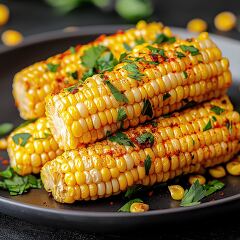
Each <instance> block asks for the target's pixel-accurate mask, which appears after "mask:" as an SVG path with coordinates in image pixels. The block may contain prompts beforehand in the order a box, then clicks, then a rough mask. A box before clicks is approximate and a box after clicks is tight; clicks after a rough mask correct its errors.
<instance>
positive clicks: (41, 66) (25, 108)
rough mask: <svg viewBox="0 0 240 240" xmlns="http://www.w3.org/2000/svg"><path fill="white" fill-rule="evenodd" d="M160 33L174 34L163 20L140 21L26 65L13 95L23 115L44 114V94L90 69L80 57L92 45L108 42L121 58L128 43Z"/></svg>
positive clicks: (30, 116) (34, 115)
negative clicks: (114, 32)
mask: <svg viewBox="0 0 240 240" xmlns="http://www.w3.org/2000/svg"><path fill="white" fill-rule="evenodd" d="M160 33H164V34H165V35H166V36H169V35H171V31H170V29H169V28H168V27H164V26H163V25H162V24H161V23H150V24H146V23H145V22H143V21H141V22H139V23H138V24H137V26H136V28H134V29H130V30H126V31H125V32H118V33H117V34H115V35H112V36H107V37H106V36H101V37H100V38H98V39H97V40H96V41H94V42H92V43H90V44H86V45H83V46H77V47H76V48H71V49H70V50H68V51H66V52H64V53H63V54H59V55H56V56H54V57H50V58H49V59H47V60H46V61H41V62H38V63H35V64H34V65H32V66H29V67H27V68H25V69H23V70H22V71H20V72H19V73H17V74H16V75H15V77H14V83H13V95H14V98H15V101H16V105H17V107H18V108H19V111H20V115H21V117H22V118H24V119H32V118H39V117H42V116H44V115H45V102H44V98H45V97H46V96H47V95H48V94H49V93H53V92H57V91H59V90H60V89H62V88H64V87H68V86H71V85H73V84H75V83H77V82H78V81H79V79H81V78H82V76H83V74H84V73H85V72H87V71H88V69H87V68H86V67H85V66H83V64H82V61H81V57H82V56H83V55H84V53H85V51H86V50H88V49H89V48H91V47H93V46H99V45H102V46H106V47H108V48H109V49H110V50H111V52H112V53H113V55H114V56H115V58H116V59H118V58H119V56H120V54H121V53H122V52H125V51H126V49H125V48H126V47H127V48H131V47H133V46H134V45H135V44H138V42H139V41H140V42H141V41H142V42H144V41H146V42H152V41H154V40H155V39H156V36H157V34H160ZM124 46H125V48H124Z"/></svg>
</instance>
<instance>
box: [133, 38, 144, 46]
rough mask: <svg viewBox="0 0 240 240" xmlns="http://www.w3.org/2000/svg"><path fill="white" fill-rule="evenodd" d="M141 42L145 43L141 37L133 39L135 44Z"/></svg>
mask: <svg viewBox="0 0 240 240" xmlns="http://www.w3.org/2000/svg"><path fill="white" fill-rule="evenodd" d="M143 43H145V40H144V39H143V38H142V37H141V38H137V39H136V40H135V44H136V45H141V44H143Z"/></svg>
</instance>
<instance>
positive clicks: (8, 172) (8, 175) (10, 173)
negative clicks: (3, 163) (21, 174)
mask: <svg viewBox="0 0 240 240" xmlns="http://www.w3.org/2000/svg"><path fill="white" fill-rule="evenodd" d="M0 176H1V177H3V178H11V177H12V176H13V169H12V168H11V167H7V169H5V170H4V171H1V172H0Z"/></svg>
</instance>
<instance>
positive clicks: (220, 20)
mask: <svg viewBox="0 0 240 240" xmlns="http://www.w3.org/2000/svg"><path fill="white" fill-rule="evenodd" d="M236 23H237V18H236V16H235V15H234V14H233V13H231V12H221V13H219V14H218V15H217V16H216V17H215V18H214V24H215V27H216V28H217V29H218V30H220V31H230V30H232V29H233V28H234V27H235V26H236Z"/></svg>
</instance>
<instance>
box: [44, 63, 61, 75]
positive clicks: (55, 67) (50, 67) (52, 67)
mask: <svg viewBox="0 0 240 240" xmlns="http://www.w3.org/2000/svg"><path fill="white" fill-rule="evenodd" d="M59 66H60V65H59V64H53V63H48V64H47V68H48V70H49V71H50V72H54V73H55V72H57V70H58V67H59Z"/></svg>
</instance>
